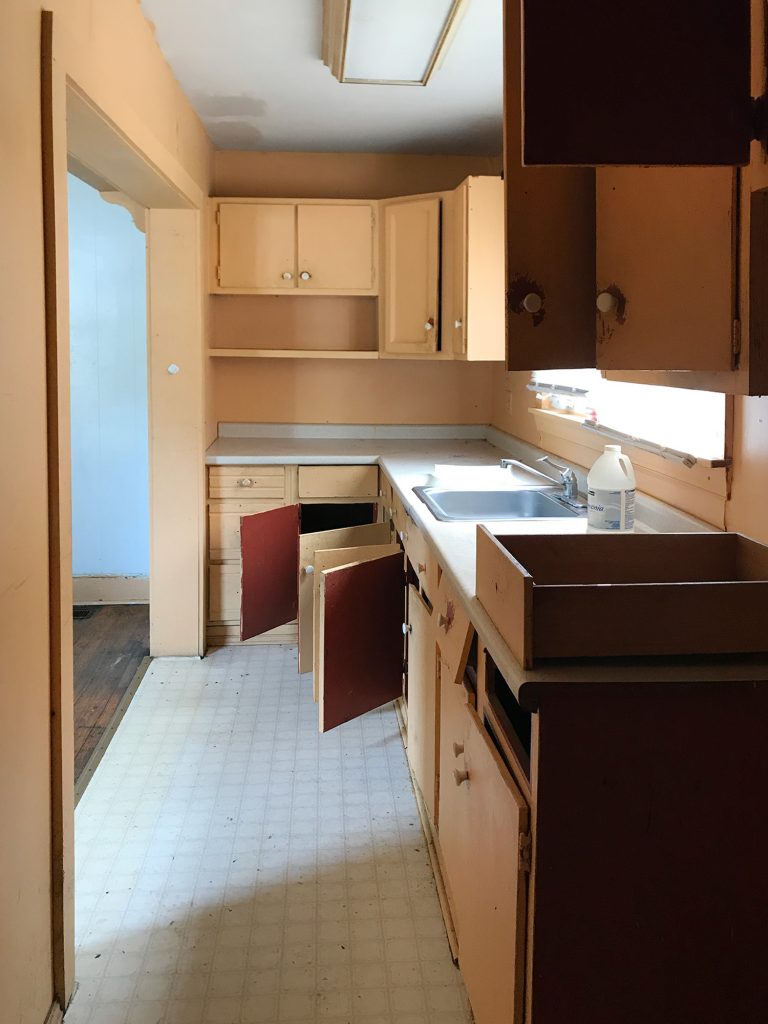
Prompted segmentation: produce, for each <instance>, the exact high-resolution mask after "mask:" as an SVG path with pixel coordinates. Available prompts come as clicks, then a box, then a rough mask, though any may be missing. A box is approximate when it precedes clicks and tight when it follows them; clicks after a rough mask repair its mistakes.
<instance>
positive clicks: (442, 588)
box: [435, 573, 472, 683]
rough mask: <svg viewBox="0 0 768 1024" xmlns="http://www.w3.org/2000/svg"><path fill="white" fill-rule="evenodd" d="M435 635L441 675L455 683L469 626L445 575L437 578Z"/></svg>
mask: <svg viewBox="0 0 768 1024" xmlns="http://www.w3.org/2000/svg"><path fill="white" fill-rule="evenodd" d="M435 632H436V634H437V646H438V648H439V650H440V658H441V660H442V662H443V672H444V673H446V674H447V675H448V676H449V677H450V679H449V681H450V682H453V683H455V682H457V681H459V680H461V678H462V677H463V675H464V663H465V661H466V658H467V654H468V653H469V645H470V642H471V640H472V624H471V623H470V621H469V617H468V616H467V614H466V612H465V611H464V608H463V606H462V605H461V604H460V603H459V599H458V597H457V596H456V592H455V591H454V589H453V587H452V586H451V584H450V583H449V581H448V578H447V577H446V575H445V573H443V574H442V576H441V577H440V584H439V586H438V588H437V600H436V601H435Z"/></svg>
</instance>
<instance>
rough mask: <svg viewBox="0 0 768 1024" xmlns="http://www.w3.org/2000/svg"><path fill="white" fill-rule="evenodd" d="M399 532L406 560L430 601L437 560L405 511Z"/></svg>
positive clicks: (425, 539)
mask: <svg viewBox="0 0 768 1024" xmlns="http://www.w3.org/2000/svg"><path fill="white" fill-rule="evenodd" d="M400 534H401V536H400V539H401V540H402V542H403V547H404V548H405V553H406V554H407V556H408V561H409V562H410V563H411V565H412V566H413V571H414V572H415V573H416V575H417V576H418V577H419V583H420V584H421V587H422V589H423V590H424V593H425V594H426V595H427V597H428V598H429V599H430V601H433V602H434V600H435V594H436V593H437V562H436V561H435V558H434V556H433V554H432V551H431V550H430V547H429V544H428V543H427V538H426V537H425V536H424V534H423V533H422V532H421V530H420V529H419V527H418V526H417V525H416V524H415V523H414V521H413V520H412V519H411V517H410V516H409V515H408V513H407V512H406V513H405V525H404V528H403V529H402V530H401V531H400Z"/></svg>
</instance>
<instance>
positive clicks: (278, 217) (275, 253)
mask: <svg viewBox="0 0 768 1024" xmlns="http://www.w3.org/2000/svg"><path fill="white" fill-rule="evenodd" d="M218 219H219V267H218V279H219V287H220V288H228V289H229V288H231V289H232V290H234V291H254V290H259V291H269V292H274V291H285V290H289V291H291V290H293V289H294V288H295V287H296V207H295V206H293V205H292V204H291V203H221V204H220V206H219V217H218ZM286 275H287V276H286Z"/></svg>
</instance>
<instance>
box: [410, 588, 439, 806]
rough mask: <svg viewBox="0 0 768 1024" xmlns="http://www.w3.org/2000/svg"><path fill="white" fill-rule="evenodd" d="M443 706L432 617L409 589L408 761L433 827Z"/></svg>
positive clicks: (416, 594) (411, 589)
mask: <svg viewBox="0 0 768 1024" xmlns="http://www.w3.org/2000/svg"><path fill="white" fill-rule="evenodd" d="M439 716H440V707H439V703H438V688H437V645H436V643H435V635H434V631H433V622H432V614H431V613H430V610H429V608H428V607H427V605H426V604H425V602H424V600H423V599H422V597H421V595H420V594H419V592H418V590H417V589H416V588H415V587H414V586H413V585H412V584H411V585H410V586H409V587H408V746H407V754H408V761H409V763H410V765H411V768H412V770H413V774H414V776H415V778H416V782H417V783H418V785H419V789H420V790H421V795H422V797H423V799H424V804H425V806H426V808H427V811H428V813H429V816H430V819H431V820H432V822H433V824H437V823H438V818H437V812H438V786H439V777H440V768H439V763H438V750H439V733H440V722H439Z"/></svg>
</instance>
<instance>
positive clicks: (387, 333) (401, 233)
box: [380, 196, 441, 356]
mask: <svg viewBox="0 0 768 1024" xmlns="http://www.w3.org/2000/svg"><path fill="white" fill-rule="evenodd" d="M440 215H441V200H440V197H439V196H429V197H426V198H419V199H409V200H397V201H394V202H391V203H387V204H385V205H384V226H383V231H384V245H383V272H382V276H383V281H382V292H383V301H382V302H381V336H380V342H381V353H382V355H395V354H396V355H413V356H431V355H434V354H435V353H436V352H437V351H438V349H439V347H440V346H439V337H440V309H439V292H438V286H439V279H440V273H439V270H440Z"/></svg>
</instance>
